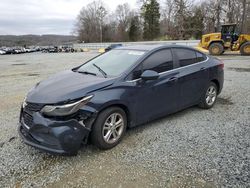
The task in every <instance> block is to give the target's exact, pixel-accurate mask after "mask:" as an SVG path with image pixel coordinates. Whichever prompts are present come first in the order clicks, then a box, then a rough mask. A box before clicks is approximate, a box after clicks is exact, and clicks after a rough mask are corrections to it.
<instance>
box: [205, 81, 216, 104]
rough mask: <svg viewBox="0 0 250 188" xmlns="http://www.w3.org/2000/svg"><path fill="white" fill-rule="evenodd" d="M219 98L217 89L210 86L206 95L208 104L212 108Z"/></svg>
mask: <svg viewBox="0 0 250 188" xmlns="http://www.w3.org/2000/svg"><path fill="white" fill-rule="evenodd" d="M216 97H217V91H216V88H215V87H214V86H210V87H209V88H208V89H207V93H206V103H207V105H209V106H212V105H213V104H214V102H215V100H216Z"/></svg>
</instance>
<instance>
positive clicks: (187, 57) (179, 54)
mask: <svg viewBox="0 0 250 188" xmlns="http://www.w3.org/2000/svg"><path fill="white" fill-rule="evenodd" d="M173 53H174V55H175V57H176V59H177V60H178V63H179V72H180V75H179V84H180V107H181V108H185V107H188V106H191V105H194V104H197V103H199V101H200V98H201V96H202V94H203V93H204V88H205V87H206V84H207V83H208V79H209V72H208V69H207V66H206V64H205V63H204V61H205V60H206V58H207V57H206V56H205V55H204V54H202V53H200V52H198V51H196V50H192V49H188V48H173Z"/></svg>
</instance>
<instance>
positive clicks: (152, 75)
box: [141, 70, 159, 81]
mask: <svg viewBox="0 0 250 188" xmlns="http://www.w3.org/2000/svg"><path fill="white" fill-rule="evenodd" d="M157 78H159V73H158V72H155V71H153V70H146V71H144V72H143V73H142V75H141V79H142V80H145V81H147V80H156V79H157Z"/></svg>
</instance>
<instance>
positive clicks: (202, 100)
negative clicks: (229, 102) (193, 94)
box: [199, 82, 218, 109]
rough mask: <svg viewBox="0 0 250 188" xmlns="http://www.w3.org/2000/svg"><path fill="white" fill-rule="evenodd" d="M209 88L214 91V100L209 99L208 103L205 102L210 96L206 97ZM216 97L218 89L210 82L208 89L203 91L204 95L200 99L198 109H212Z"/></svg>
mask: <svg viewBox="0 0 250 188" xmlns="http://www.w3.org/2000/svg"><path fill="white" fill-rule="evenodd" d="M211 88H214V91H215V95H214V96H215V98H214V99H213V98H211V103H209V102H208V101H207V97H210V96H208V92H209V89H211ZM211 96H212V95H211ZM217 96H218V87H217V85H216V84H215V83H214V82H210V83H209V85H208V87H207V88H206V90H205V93H204V94H203V96H202V98H201V102H200V104H199V107H200V108H203V109H209V108H212V107H213V106H214V104H215V102H216V100H217ZM212 99H213V100H212ZM212 101H213V102H212Z"/></svg>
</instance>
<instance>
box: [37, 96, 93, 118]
mask: <svg viewBox="0 0 250 188" xmlns="http://www.w3.org/2000/svg"><path fill="white" fill-rule="evenodd" d="M92 97H93V95H90V96H87V97H84V98H83V99H81V100H79V101H77V102H74V103H70V104H65V105H58V106H54V105H46V106H44V107H43V108H42V110H41V112H42V113H43V114H45V115H47V116H67V115H70V114H73V113H75V112H77V111H78V110H79V109H80V108H81V107H82V106H84V105H85V104H87V103H88V102H89V101H90V99H91V98H92Z"/></svg>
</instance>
